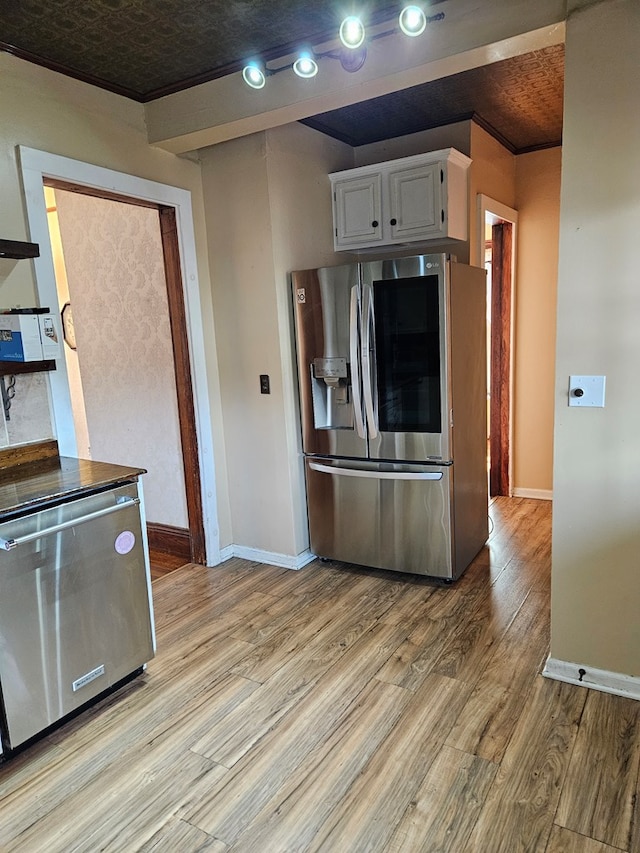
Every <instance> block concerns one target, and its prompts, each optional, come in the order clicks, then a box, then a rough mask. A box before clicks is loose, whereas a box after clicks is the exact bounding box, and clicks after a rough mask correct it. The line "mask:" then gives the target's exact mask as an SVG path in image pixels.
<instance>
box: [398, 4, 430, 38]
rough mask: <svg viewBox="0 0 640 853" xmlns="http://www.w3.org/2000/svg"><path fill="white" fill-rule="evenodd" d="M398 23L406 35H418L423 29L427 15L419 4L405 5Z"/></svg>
mask: <svg viewBox="0 0 640 853" xmlns="http://www.w3.org/2000/svg"><path fill="white" fill-rule="evenodd" d="M398 23H399V25H400V29H401V30H402V32H403V33H404V34H405V35H406V36H419V35H422V33H423V32H424V31H425V28H426V26H427V17H426V15H425V13H424V12H423V11H422V9H421V8H420V7H419V6H405V7H404V9H403V10H402V12H400V17H399V19H398Z"/></svg>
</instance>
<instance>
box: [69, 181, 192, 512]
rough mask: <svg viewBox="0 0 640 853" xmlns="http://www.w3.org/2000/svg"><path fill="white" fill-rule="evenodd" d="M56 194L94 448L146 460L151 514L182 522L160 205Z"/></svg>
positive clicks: (104, 454) (94, 454) (103, 457)
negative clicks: (148, 206) (158, 210)
mask: <svg viewBox="0 0 640 853" xmlns="http://www.w3.org/2000/svg"><path fill="white" fill-rule="evenodd" d="M55 196H56V204H57V209H58V220H59V224H60V233H61V235H62V244H63V250H64V261H65V266H66V273H67V280H68V286H69V295H70V300H71V305H72V308H73V317H74V325H75V334H76V341H77V354H78V363H79V366H80V373H81V377H82V388H83V391H84V404H85V411H86V419H87V427H88V434H89V445H90V454H91V458H92V459H96V460H100V461H105V462H115V463H120V464H123V465H132V466H139V467H142V468H146V469H147V470H148V474H146V475H145V476H144V477H143V485H144V493H145V503H146V510H147V519H148V521H150V522H154V523H158V524H167V525H171V526H175V527H182V528H185V527H187V526H188V521H187V508H186V498H185V487H184V473H183V470H182V450H181V444H180V432H179V423H178V408H177V399H176V388H175V378H174V370H173V351H172V345H171V330H170V325H169V311H168V305H167V294H166V284H165V278H164V267H163V260H162V243H161V238H160V227H159V220H158V213H157V211H155V210H152V209H149V208H144V207H136V206H134V205H130V204H123V203H121V202H115V201H108V200H106V199H99V198H94V197H91V196H86V195H81V194H78V193H71V192H66V191H61V190H56V193H55ZM65 346H66V344H65Z"/></svg>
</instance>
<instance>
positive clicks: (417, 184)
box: [388, 163, 445, 242]
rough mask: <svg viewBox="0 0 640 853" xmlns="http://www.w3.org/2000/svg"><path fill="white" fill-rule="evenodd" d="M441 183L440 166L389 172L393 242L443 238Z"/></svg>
mask: <svg viewBox="0 0 640 853" xmlns="http://www.w3.org/2000/svg"><path fill="white" fill-rule="evenodd" d="M443 179H444V173H443V171H442V169H441V165H440V163H431V164H428V165H425V166H415V167H414V168H412V169H393V170H391V171H390V172H389V176H388V181H389V207H390V210H389V213H390V219H389V225H390V228H391V231H390V234H391V239H392V240H393V241H394V242H395V241H405V240H421V239H424V240H430V239H432V238H434V237H439V236H442V235H443V224H444V218H445V217H444V208H443V206H442V191H441V187H442V181H443Z"/></svg>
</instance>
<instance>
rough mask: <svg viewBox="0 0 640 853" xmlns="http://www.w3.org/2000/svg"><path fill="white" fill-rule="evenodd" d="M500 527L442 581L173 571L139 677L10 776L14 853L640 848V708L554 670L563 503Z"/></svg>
mask: <svg viewBox="0 0 640 853" xmlns="http://www.w3.org/2000/svg"><path fill="white" fill-rule="evenodd" d="M491 517H492V522H493V529H492V533H491V537H490V539H489V542H488V544H487V546H486V547H485V548H484V549H483V551H482V552H481V553H480V554H479V555H478V557H477V558H476V560H475V561H474V563H473V564H472V566H471V567H470V568H469V569H468V571H467V572H466V574H465V575H464V576H463V577H462V578H461V579H460V580H459V581H458V582H457V583H456V584H454V585H453V586H450V587H446V586H443V585H439V584H437V583H435V582H430V581H428V580H426V579H424V578H417V577H411V576H404V575H402V576H401V575H396V574H393V573H384V572H380V571H374V570H367V569H363V568H356V567H353V566H339V565H337V564H332V563H324V564H323V563H320V562H316V563H312V564H310V565H309V566H307V567H306V568H304V569H302V570H301V571H299V572H293V571H287V570H284V569H278V568H274V567H271V566H261V565H258V564H254V563H249V562H247V561H243V560H238V559H234V560H230V561H228V562H227V563H225V564H224V565H223V566H221V567H218V568H216V569H204V568H202V567H198V566H192V565H187V566H184V567H182V568H180V569H178V570H176V571H171V572H167V573H162V574H161V575H160V576H159V577H157V579H156V580H155V581H154V584H153V592H154V603H155V608H156V624H157V632H158V653H157V656H156V658H155V659H154V660H153V661H151V662H150V664H149V666H148V668H147V670H146V672H145V673H144V674H143V675H142V676H141V677H140V678H138V679H136V680H135V681H134V682H132V683H130V684H129V685H127V686H126V687H125V688H123V689H122V690H121V691H120V692H119V693H118V694H116V695H114V696H112V697H109V698H108V699H106V700H104V701H103V702H101V703H100V704H99V705H97V706H94V707H93V708H91V709H90V710H89V711H87V712H85V713H84V714H83V715H82V716H80V717H78V718H77V719H75V720H73V721H71V722H69V723H67V724H66V725H64V726H63V727H62V728H60V729H58V730H57V731H55V732H54V733H53V734H51V735H49V736H48V737H47V738H46V739H45V740H43V741H40V742H38V743H36V744H34V745H32V746H31V747H29V748H28V749H27V750H26V751H25V752H23V753H21V754H19V755H18V756H16V757H15V758H14V759H12V760H11V761H9V762H7V763H6V764H5V765H3V766H2V767H0V850H2V851H26V853H34V851H35V852H37V851H46V853H57V851H60V853H62V851H64V853H71V852H72V851H74V853H75V851H86V853H95V851H98V850H100V851H103V850H104V851H115V852H116V853H124V851H126V853H129V851H154V853H160V852H161V851H163V852H164V851H167V853H169V851H170V853H195V851H209V853H227V851H246V853H252V851H255V853H258V851H259V853H285V851H292V852H293V851H331V853H361V851H362V853H364V851H366V852H367V853H375V851H389V853H418V851H421V852H422V851H425V853H436V851H440V853H448V851H450V852H451V853H471V851H474V853H500V852H501V851H504V853H516V851H527V853H533V851H540V853H543V851H546V853H613V851H620V850H622V851H633V853H636V852H637V851H640V820H639V817H640V807H639V806H638V805H636V802H637V799H638V786H639V780H638V770H639V765H640V703H638V702H633V701H632V700H629V699H623V698H620V697H616V696H610V695H607V694H603V693H597V692H595V691H589V690H587V689H585V688H582V687H576V686H573V685H567V684H561V683H559V682H554V681H549V680H546V679H543V678H542V676H541V675H540V674H539V673H540V669H541V667H542V664H543V663H544V660H545V658H546V656H547V654H548V638H549V574H550V540H551V531H550V526H551V525H550V519H551V506H550V504H548V503H547V502H543V501H532V500H524V499H513V498H512V499H509V498H499V499H497V500H495V501H494V502H493V503H492V506H491Z"/></svg>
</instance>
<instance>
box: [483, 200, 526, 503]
mask: <svg viewBox="0 0 640 853" xmlns="http://www.w3.org/2000/svg"><path fill="white" fill-rule="evenodd" d="M478 212H479V217H478V219H479V226H480V234H479V256H480V257H479V258H478V265H480V266H484V268H485V269H486V270H487V435H488V440H487V471H488V477H489V496H490V497H497V496H499V495H504V496H511V495H512V494H513V486H512V482H513V478H512V453H511V446H512V433H513V430H512V410H513V309H514V299H513V294H514V271H515V246H516V229H517V221H518V214H517V211H515V210H513V209H512V208H509V207H507V206H506V205H503V204H501V203H500V202H497V201H494V200H493V199H489V198H487V197H486V196H483V195H479V196H478Z"/></svg>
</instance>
